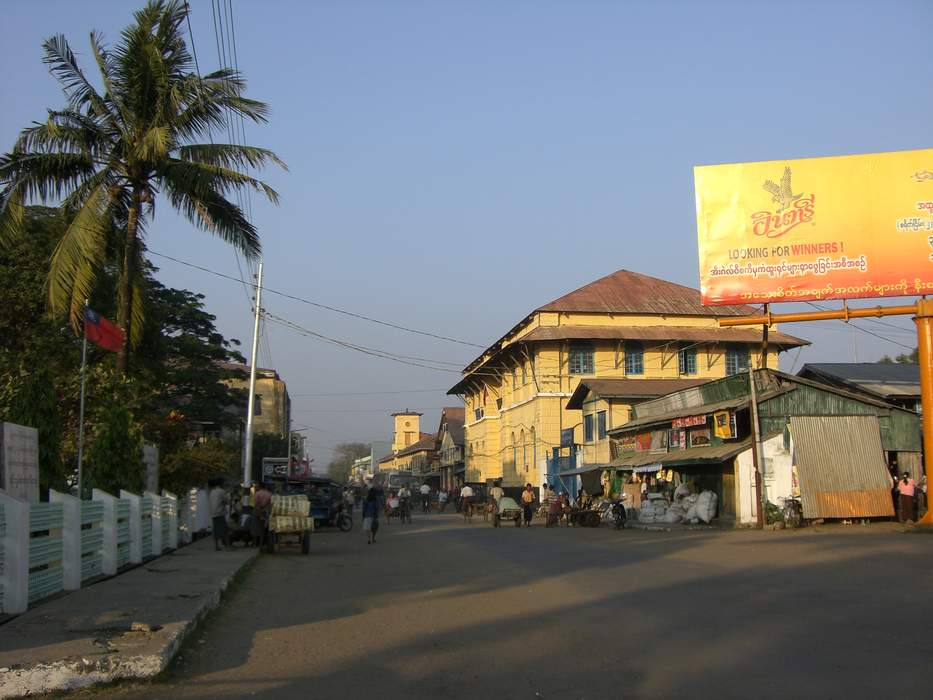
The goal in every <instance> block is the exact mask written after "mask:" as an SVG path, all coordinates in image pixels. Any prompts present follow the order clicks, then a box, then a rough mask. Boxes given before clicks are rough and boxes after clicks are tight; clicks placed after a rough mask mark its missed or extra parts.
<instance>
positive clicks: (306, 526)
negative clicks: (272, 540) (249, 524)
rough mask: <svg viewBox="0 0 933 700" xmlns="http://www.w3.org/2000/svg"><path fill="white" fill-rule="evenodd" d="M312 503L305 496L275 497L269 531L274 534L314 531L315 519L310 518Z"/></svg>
mask: <svg viewBox="0 0 933 700" xmlns="http://www.w3.org/2000/svg"><path fill="white" fill-rule="evenodd" d="M310 509H311V502H310V501H309V500H308V499H307V497H305V496H273V497H272V516H271V517H270V518H269V530H271V531H272V532H303V531H304V530H313V529H314V519H313V518H310V517H308V513H309V511H310Z"/></svg>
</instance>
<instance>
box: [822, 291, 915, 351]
mask: <svg viewBox="0 0 933 700" xmlns="http://www.w3.org/2000/svg"><path fill="white" fill-rule="evenodd" d="M807 304H809V305H810V306H812V307H813V308H814V309H818V310H820V311H831V309H827V308H825V307H822V306H819V305H818V304H814V303H813V302H812V301H808V302H807ZM838 320H842V319H838ZM847 323H848V324H849V325H850V326H851V327H852V328H854V329H855V330H857V331H862V333H867V334H868V335H871V336H874V337H875V338H878V339H879V340H884V341H887V342H888V343H893V344H894V345H899V346H900V347H902V348H906V349H907V350H911V351H913V349H914V346H912V345H904V343H899V342H898V341H896V340H891V338H886V337H884V336H883V335H879V334H878V333H875V332H873V331H870V330H868V329H867V328H863V327H862V326H856V325H855V324H854V323H852V322H851V321H847Z"/></svg>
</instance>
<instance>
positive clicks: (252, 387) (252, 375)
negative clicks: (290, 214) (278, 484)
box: [243, 260, 262, 486]
mask: <svg viewBox="0 0 933 700" xmlns="http://www.w3.org/2000/svg"><path fill="white" fill-rule="evenodd" d="M260 313H262V260H260V261H259V274H258V275H257V281H256V315H255V318H254V320H253V350H252V353H251V354H250V361H249V402H248V404H247V408H246V444H245V446H244V447H243V451H244V455H243V484H244V485H245V486H249V485H250V484H251V483H252V481H253V410H254V409H255V406H256V350H257V348H258V346H259V315H260Z"/></svg>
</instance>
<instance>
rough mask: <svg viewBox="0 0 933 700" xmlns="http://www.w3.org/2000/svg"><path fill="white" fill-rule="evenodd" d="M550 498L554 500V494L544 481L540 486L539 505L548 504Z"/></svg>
mask: <svg viewBox="0 0 933 700" xmlns="http://www.w3.org/2000/svg"><path fill="white" fill-rule="evenodd" d="M552 498H554V492H553V491H552V490H551V485H550V484H548V482H546V481H545V482H544V483H543V484H541V505H544V506H546V505H548V504H550V502H551V499H552Z"/></svg>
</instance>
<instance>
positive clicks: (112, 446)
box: [82, 402, 146, 494]
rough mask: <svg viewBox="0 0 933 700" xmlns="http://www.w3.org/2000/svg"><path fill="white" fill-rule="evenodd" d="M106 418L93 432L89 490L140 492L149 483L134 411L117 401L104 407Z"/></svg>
mask: <svg viewBox="0 0 933 700" xmlns="http://www.w3.org/2000/svg"><path fill="white" fill-rule="evenodd" d="M101 413H102V416H101V418H102V420H101V422H100V424H99V425H97V426H96V428H95V429H94V431H93V434H92V435H91V439H90V440H89V447H88V451H87V470H86V477H85V478H84V480H83V483H82V485H84V484H86V486H84V489H85V490H89V489H91V488H98V489H103V490H104V491H107V492H108V493H113V494H116V493H119V491H120V489H126V490H127V491H133V492H135V493H139V492H140V491H142V489H143V486H144V485H145V479H146V468H145V466H144V465H143V441H142V435H141V434H140V432H139V430H138V429H137V427H136V425H135V424H134V421H133V414H132V413H131V412H130V410H129V409H128V408H127V407H126V406H123V405H121V404H119V403H117V402H112V403H108V404H107V405H106V406H105V407H104V408H103V410H102V412H101Z"/></svg>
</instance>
